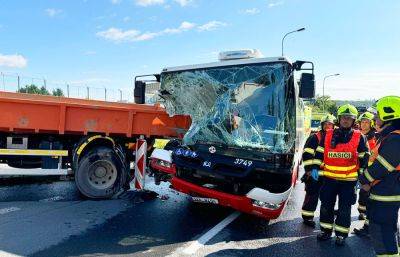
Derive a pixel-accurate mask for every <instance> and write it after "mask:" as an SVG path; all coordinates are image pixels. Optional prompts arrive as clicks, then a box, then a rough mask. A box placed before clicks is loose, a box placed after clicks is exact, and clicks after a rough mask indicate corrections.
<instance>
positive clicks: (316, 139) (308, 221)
mask: <svg viewBox="0 0 400 257" xmlns="http://www.w3.org/2000/svg"><path fill="white" fill-rule="evenodd" d="M335 120H336V118H335V116H333V115H331V114H327V115H324V116H323V117H322V118H321V128H320V130H319V131H318V132H317V133H314V134H311V135H310V137H309V138H308V139H307V141H306V143H305V145H304V151H303V166H304V170H305V173H304V175H303V177H302V178H301V181H302V182H304V184H305V191H306V195H305V198H304V203H303V207H302V210H301V216H302V217H303V223H304V224H305V225H306V226H310V227H315V222H314V220H313V219H314V212H315V209H316V208H317V205H318V198H319V190H320V188H321V185H322V179H318V180H317V181H315V180H314V179H312V178H311V177H310V173H311V167H312V165H313V160H314V155H315V151H321V149H322V147H318V146H319V143H320V141H321V138H322V136H323V135H325V131H326V130H328V129H333V126H334V124H335Z"/></svg>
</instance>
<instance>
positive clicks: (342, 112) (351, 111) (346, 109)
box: [337, 104, 358, 120]
mask: <svg viewBox="0 0 400 257" xmlns="http://www.w3.org/2000/svg"><path fill="white" fill-rule="evenodd" d="M337 116H338V118H340V117H341V116H350V117H352V118H353V119H355V120H356V119H357V116H358V111H357V108H356V107H354V106H353V105H351V104H344V105H342V106H340V107H339V108H338V111H337Z"/></svg>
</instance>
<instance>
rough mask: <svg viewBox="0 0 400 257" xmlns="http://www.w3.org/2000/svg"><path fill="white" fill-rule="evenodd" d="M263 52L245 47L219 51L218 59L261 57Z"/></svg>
mask: <svg viewBox="0 0 400 257" xmlns="http://www.w3.org/2000/svg"><path fill="white" fill-rule="evenodd" d="M260 57H262V54H261V52H260V51H259V50H257V49H244V50H237V51H226V52H221V53H219V56H218V59H219V60H220V61H228V60H237V59H250V58H260Z"/></svg>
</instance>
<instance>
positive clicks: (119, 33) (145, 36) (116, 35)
mask: <svg viewBox="0 0 400 257" xmlns="http://www.w3.org/2000/svg"><path fill="white" fill-rule="evenodd" d="M195 26H196V24H194V23H191V22H187V21H184V22H182V23H181V24H180V26H179V27H178V28H166V29H164V30H161V31H158V32H144V33H142V32H140V31H139V30H135V29H131V30H125V31H123V30H121V29H118V28H109V29H108V30H105V31H100V32H97V33H96V35H97V36H98V37H101V38H104V39H107V40H109V41H113V42H116V43H119V42H135V41H145V40H150V39H153V38H155V37H159V36H163V35H170V34H179V33H182V32H185V31H189V30H191V29H193V28H194V27H195Z"/></svg>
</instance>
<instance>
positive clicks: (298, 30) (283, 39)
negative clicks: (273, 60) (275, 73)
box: [282, 28, 305, 56]
mask: <svg viewBox="0 0 400 257" xmlns="http://www.w3.org/2000/svg"><path fill="white" fill-rule="evenodd" d="M304 30H305V28H300V29H297V30H293V31H290V32H288V33H286V34H285V35H284V36H283V38H282V56H283V41H285V38H286V36H287V35H289V34H292V33H295V32H300V31H304Z"/></svg>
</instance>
